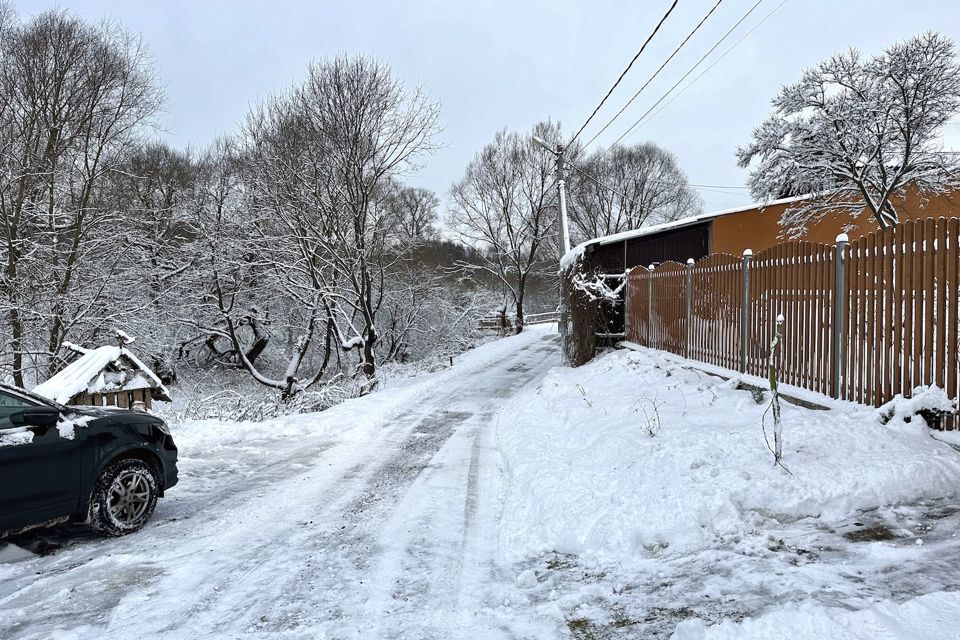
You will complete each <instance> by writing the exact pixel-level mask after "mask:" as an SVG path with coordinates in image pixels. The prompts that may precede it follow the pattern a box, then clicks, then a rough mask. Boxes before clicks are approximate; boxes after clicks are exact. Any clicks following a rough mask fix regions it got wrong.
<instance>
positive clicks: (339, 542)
mask: <svg viewBox="0 0 960 640" xmlns="http://www.w3.org/2000/svg"><path fill="white" fill-rule="evenodd" d="M556 354H557V348H556V339H555V337H554V336H550V335H545V336H543V337H542V338H539V339H536V340H531V341H530V342H529V343H527V344H525V345H524V346H522V347H521V348H519V349H517V350H516V351H515V352H512V353H510V354H509V355H508V356H507V357H505V358H503V360H501V361H500V362H497V363H495V364H493V365H489V366H487V367H485V368H479V367H476V366H475V368H474V369H473V370H466V371H464V372H463V373H462V374H459V375H457V376H455V377H452V378H450V379H449V382H450V383H451V384H450V386H448V387H447V388H435V389H434V390H433V391H431V392H430V393H429V394H427V395H426V397H424V398H423V399H422V401H421V405H420V406H419V407H414V408H409V409H407V410H406V411H403V412H401V413H400V414H398V415H397V416H396V417H395V419H393V420H391V421H390V422H389V423H388V424H386V425H383V426H379V425H377V426H375V427H371V428H369V429H367V428H365V427H364V428H360V430H361V431H364V429H366V431H369V432H370V433H369V434H365V435H363V437H358V438H348V439H345V441H344V442H337V443H335V444H333V446H332V447H331V446H329V445H330V444H331V443H330V442H329V440H324V439H323V438H307V439H306V442H305V443H303V446H301V447H300V448H298V447H297V446H295V445H296V444H297V443H296V442H292V443H291V441H290V440H289V439H277V440H272V441H271V440H264V441H257V442H255V443H253V444H254V445H256V447H260V446H261V445H262V446H264V447H267V448H269V451H270V455H269V456H267V457H266V458H268V459H269V462H267V463H266V464H256V458H257V456H256V455H253V454H251V455H246V454H243V455H241V460H240V461H239V462H238V463H237V464H238V465H240V467H241V468H242V467H243V466H244V465H246V463H248V462H250V461H251V460H253V461H254V463H255V468H254V469H253V470H252V471H251V470H250V469H247V470H246V471H245V472H244V473H243V477H242V478H241V480H242V483H241V484H240V486H239V487H238V486H237V484H238V483H236V482H228V480H229V479H230V476H231V474H232V472H233V471H235V470H230V471H228V472H224V471H223V469H220V468H219V467H218V466H217V462H216V461H215V460H214V461H208V460H204V461H203V462H201V463H198V464H197V465H196V467H195V469H194V470H195V471H196V473H197V474H198V475H197V476H196V477H197V479H198V480H199V477H200V475H201V474H203V473H204V471H209V472H210V476H211V477H210V478H207V480H208V482H206V483H200V482H198V483H197V484H198V485H199V486H200V489H199V490H198V491H195V492H191V493H186V494H184V495H183V498H182V499H181V498H178V499H177V500H172V501H170V502H168V503H166V505H167V506H166V507H165V508H163V509H162V510H161V512H160V513H158V516H160V518H166V519H165V520H160V521H159V522H157V523H156V524H155V525H153V526H151V527H150V528H148V529H147V530H145V531H144V532H142V533H141V534H139V535H137V536H132V537H130V538H125V539H122V540H111V541H94V542H90V543H81V544H77V545H76V546H75V547H71V548H66V549H64V550H63V553H62V554H59V555H58V556H54V557H52V558H45V559H38V560H37V561H31V562H36V564H37V565H38V566H39V567H40V568H41V570H42V571H41V573H44V575H43V576H39V577H37V578H35V579H31V578H29V577H27V576H25V575H23V576H20V577H22V578H23V582H22V584H20V585H19V587H22V588H17V589H15V590H14V592H13V593H10V592H8V597H7V598H6V599H3V600H0V612H2V613H4V614H5V615H2V616H0V637H4V638H19V637H23V638H46V637H49V636H50V635H51V632H52V631H53V630H57V629H63V628H64V627H68V628H72V630H73V633H72V634H71V637H76V638H88V637H89V638H95V637H96V638H100V637H105V636H113V637H126V636H127V635H129V634H135V635H137V636H144V635H146V636H149V635H151V634H153V635H163V636H165V637H177V638H179V637H197V636H202V635H209V634H211V633H213V634H216V635H218V636H222V637H236V636H239V635H247V634H249V633H250V632H253V633H254V634H255V635H257V632H270V631H280V632H283V633H284V635H285V636H287V635H289V636H290V637H301V636H302V637H311V638H313V637H318V636H321V634H326V635H327V637H371V636H370V635H369V634H368V633H365V631H364V630H365V629H367V628H368V627H369V624H370V622H371V621H370V620H369V619H367V618H366V617H365V605H366V603H367V601H368V600H369V599H370V597H371V593H372V592H371V589H370V584H369V583H370V572H371V570H372V569H373V568H376V567H379V566H382V565H383V562H382V561H383V557H384V555H385V554H386V555H389V553H390V552H391V549H390V548H389V545H388V544H386V543H388V542H389V540H388V539H387V540H385V539H384V524H385V523H386V522H387V521H388V520H389V519H390V518H393V517H395V516H397V509H398V507H399V505H400V504H401V503H402V501H403V499H404V497H405V496H406V495H409V493H410V491H411V490H412V488H413V487H418V488H423V487H433V486H434V485H433V482H434V480H433V479H435V478H437V477H439V476H441V475H443V474H444V473H446V471H447V470H448V469H447V468H446V467H445V466H444V463H443V460H438V459H434V458H435V456H436V454H437V453H438V451H441V450H442V449H443V448H444V447H445V446H446V445H447V443H448V442H450V441H451V440H453V441H457V440H459V436H458V434H467V433H469V432H470V431H471V429H475V424H473V423H475V422H476V420H477V419H478V412H477V407H478V406H481V405H484V406H487V405H489V406H492V404H491V403H494V404H495V403H496V401H497V399H498V398H499V397H501V396H503V395H504V394H509V393H511V392H512V390H511V387H515V388H519V387H520V386H522V384H524V383H525V381H529V380H532V379H535V378H538V377H539V376H540V375H542V373H544V372H545V369H546V367H545V366H543V365H545V364H553V362H555V361H556ZM551 360H552V361H551ZM527 361H532V363H534V364H536V365H537V366H535V367H533V370H530V366H529V364H530V363H529V362H527ZM517 364H522V366H520V367H519V369H524V368H526V369H527V370H526V371H518V370H513V371H511V370H510V368H511V366H516V365H517ZM464 402H465V404H466V405H470V406H469V407H467V409H468V410H461V409H460V408H458V407H461V404H462V403H464ZM368 436H369V437H368ZM250 445H251V442H250V441H247V442H246V443H244V446H243V447H225V448H224V449H223V450H222V451H221V452H220V454H223V455H224V456H229V455H231V452H238V451H240V452H242V451H243V450H244V449H248V448H249V449H250V450H252V451H253V452H254V453H256V449H255V447H251V446H250ZM324 449H326V451H325V453H324V454H323V455H320V453H319V452H320V451H322V450H324ZM220 454H217V455H220ZM214 457H216V456H214ZM185 466H189V465H185ZM185 477H191V476H189V474H187V476H185ZM234 479H236V478H234ZM221 483H223V484H221ZM465 484H469V483H468V482H466V481H465ZM184 486H186V483H185V484H184ZM474 490H475V489H474ZM468 508H469V507H468V506H467V505H466V504H465V503H464V502H463V501H462V500H461V502H460V503H459V505H458V512H459V513H460V514H461V516H464V515H465V514H466V513H467V510H468ZM409 516H410V517H409V518H408V519H407V520H406V524H407V525H408V526H409V527H410V528H411V529H417V528H418V527H421V528H422V527H423V526H426V524H425V523H428V522H429V520H430V518H431V517H434V515H433V514H432V513H431V512H430V510H426V511H422V512H421V516H422V517H420V518H419V519H418V518H417V517H416V516H415V514H413V513H410V514H409ZM461 519H463V517H461ZM402 520H403V518H402V517H401V521H402ZM464 527H465V525H463V524H461V528H464ZM461 535H462V534H461ZM421 547H422V548H421V552H422V554H423V555H424V558H426V557H427V556H429V555H430V554H431V552H432V551H433V550H432V549H430V548H429V546H423V545H421ZM458 547H459V544H458V545H455V546H454V547H453V548H447V549H445V550H443V551H444V553H443V554H442V555H443V559H442V561H440V562H434V563H432V564H431V563H429V562H426V563H425V564H424V565H423V566H424V567H427V569H426V574H424V575H423V578H424V580H423V582H422V584H425V585H429V584H430V583H431V582H432V580H433V578H434V577H435V576H432V575H431V574H430V569H429V567H430V566H433V567H437V568H439V569H443V570H446V571H449V569H450V567H452V566H455V565H453V564H452V559H456V556H457V553H455V550H456V549H457V548H458ZM89 556H94V558H93V559H88V558H89ZM404 566H406V565H404ZM80 567H82V568H80ZM77 568H79V570H78V571H77V570H73V569H77ZM428 591H429V590H425V591H423V592H422V593H417V594H416V595H417V598H418V599H420V601H421V602H422V601H423V597H424V595H425V594H427V593H428ZM54 594H56V595H54ZM455 601H456V599H454V600H453V602H455ZM50 610H56V611H57V612H58V614H62V615H59V617H58V618H56V619H53V618H51V617H50V613H51V611H50ZM10 614H12V615H10ZM424 637H425V636H424Z"/></svg>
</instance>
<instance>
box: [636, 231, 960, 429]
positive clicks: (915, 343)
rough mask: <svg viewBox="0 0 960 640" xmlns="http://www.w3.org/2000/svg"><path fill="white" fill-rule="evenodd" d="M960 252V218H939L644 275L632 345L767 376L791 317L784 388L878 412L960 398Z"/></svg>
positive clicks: (671, 265) (640, 273)
mask: <svg viewBox="0 0 960 640" xmlns="http://www.w3.org/2000/svg"><path fill="white" fill-rule="evenodd" d="M958 246H960V218H937V219H933V218H927V219H925V220H912V221H908V222H905V223H902V224H899V225H896V226H895V227H892V228H888V229H885V230H883V231H877V232H874V233H870V234H867V235H866V236H864V237H862V238H858V239H857V240H854V241H853V242H846V239H845V237H842V236H841V237H840V238H838V242H837V244H836V245H826V244H817V243H811V242H803V241H790V242H784V243H782V244H778V245H775V246H773V247H770V248H768V249H765V250H763V251H761V252H759V253H758V254H757V255H755V256H754V255H750V253H749V251H748V252H745V255H744V256H732V255H727V254H714V255H710V256H708V257H706V258H704V259H702V260H700V261H699V262H696V263H694V262H693V261H689V262H688V264H686V265H683V264H679V263H676V262H667V263H663V264H661V265H659V266H657V267H656V268H655V269H647V268H644V267H636V268H634V269H633V270H631V272H630V274H629V276H628V284H627V288H626V301H625V304H626V339H627V340H628V341H631V342H635V343H637V344H641V345H645V346H649V347H653V348H656V349H663V350H666V351H670V352H672V353H676V354H678V355H682V356H685V357H689V358H692V359H695V360H700V361H703V362H708V363H711V364H714V365H718V366H721V367H725V368H728V369H733V370H739V371H742V372H745V373H749V374H753V375H758V376H765V375H766V366H767V355H768V352H769V345H770V342H771V340H772V339H773V330H774V326H775V320H776V317H777V316H778V315H779V314H782V315H783V316H784V325H783V345H784V346H783V351H782V357H781V363H780V379H781V381H782V382H785V383H787V384H791V385H795V386H798V387H803V388H806V389H810V390H812V391H816V392H819V393H823V394H829V395H833V396H834V397H837V398H840V399H844V400H851V401H854V402H859V403H863V404H869V405H874V406H880V405H881V404H883V403H885V402H887V401H889V400H890V399H892V398H893V397H894V396H895V395H896V394H898V393H901V394H904V395H905V396H909V395H910V394H911V392H912V390H913V389H914V388H915V387H917V386H920V385H929V384H933V385H936V386H938V387H941V388H942V389H944V390H945V391H946V392H947V394H948V395H949V396H950V397H951V398H956V397H957V396H958V395H960V390H958V388H957V384H958V377H960V376H958V373H960V371H958V370H960V351H958V337H960V336H958V332H960V284H958V282H960V281H958V277H960V250H958ZM835 301H839V304H837V303H836V302H835ZM952 422H953V420H951V423H952Z"/></svg>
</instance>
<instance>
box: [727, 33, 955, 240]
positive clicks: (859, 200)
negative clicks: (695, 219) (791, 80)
mask: <svg viewBox="0 0 960 640" xmlns="http://www.w3.org/2000/svg"><path fill="white" fill-rule="evenodd" d="M773 107H774V112H773V114H772V115H771V116H770V118H769V119H768V120H767V121H766V122H764V123H763V124H762V125H760V126H759V127H757V128H756V129H755V130H754V132H753V138H754V139H753V142H751V143H750V144H749V145H747V146H746V147H742V148H740V149H738V150H737V157H738V160H739V163H740V166H741V167H744V168H746V167H749V166H751V165H753V170H752V171H751V172H750V187H751V190H752V193H753V195H754V197H756V198H758V199H768V200H769V199H773V198H778V197H784V196H791V195H802V194H811V195H812V196H813V197H812V198H811V199H809V200H805V201H804V202H803V203H802V204H799V205H797V206H795V207H791V208H790V209H788V210H787V211H786V212H785V213H784V219H783V223H784V225H785V226H786V227H787V229H788V230H789V232H790V233H791V235H802V234H803V233H804V231H805V229H806V226H807V225H809V224H811V223H815V222H817V221H818V220H821V219H822V218H823V217H824V216H826V215H827V212H828V211H837V210H842V211H847V212H850V213H852V214H854V215H857V214H860V213H861V212H863V211H865V210H867V211H869V212H870V213H871V215H873V217H874V218H875V219H876V221H877V224H878V225H879V226H880V228H886V227H888V226H890V225H892V224H896V223H897V222H898V220H899V217H898V214H897V210H896V208H895V206H894V204H893V201H892V200H891V198H892V197H893V196H897V195H902V194H903V192H904V189H905V188H906V187H907V186H908V185H912V186H914V187H915V188H917V189H918V190H919V191H920V193H921V195H922V194H923V193H924V192H926V193H931V192H932V193H942V192H944V191H946V190H948V189H951V188H953V187H954V186H956V185H957V175H958V174H957V171H958V168H960V167H958V163H957V159H956V158H955V157H953V156H951V155H949V154H945V153H943V152H942V149H941V147H940V145H939V134H940V132H941V130H942V128H943V126H944V124H945V123H946V122H947V121H948V120H949V119H950V118H951V116H952V115H953V114H955V113H956V112H957V110H958V107H960V66H958V64H957V60H956V47H955V45H954V43H953V42H952V41H951V40H950V39H948V38H945V37H943V36H941V35H939V34H937V33H933V32H930V33H926V34H923V35H920V36H917V37H915V38H912V39H910V40H907V41H906V42H903V43H900V44H896V45H894V46H892V47H890V48H889V49H887V50H886V51H884V52H883V53H882V54H880V55H878V56H876V57H874V58H866V59H865V58H863V57H862V56H861V55H860V53H859V52H857V51H856V50H853V49H852V50H850V51H849V52H847V53H845V54H841V55H837V56H834V57H832V58H830V59H829V60H827V61H826V62H823V63H821V64H819V65H818V66H816V67H815V68H813V69H808V70H807V71H805V72H804V74H803V77H802V78H801V79H800V81H799V82H797V83H795V84H791V85H788V86H785V87H784V88H783V89H782V90H781V91H780V93H779V95H777V97H776V98H774V100H773Z"/></svg>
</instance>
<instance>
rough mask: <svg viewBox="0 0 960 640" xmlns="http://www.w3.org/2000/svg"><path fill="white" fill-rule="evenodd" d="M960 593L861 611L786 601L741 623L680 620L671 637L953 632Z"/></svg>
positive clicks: (806, 639)
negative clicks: (709, 624) (709, 623)
mask: <svg viewBox="0 0 960 640" xmlns="http://www.w3.org/2000/svg"><path fill="white" fill-rule="evenodd" d="M958 627H960V596H958V594H956V593H944V592H938V593H930V594H927V595H924V596H920V597H918V598H914V599H912V600H908V601H906V602H903V603H901V604H896V603H893V602H889V601H887V602H883V603H881V604H878V605H875V606H872V607H870V608H868V609H863V610H861V611H848V610H847V609H840V608H828V607H821V606H817V605H813V604H803V605H794V606H789V607H785V608H783V609H781V610H778V611H774V612H772V613H768V614H766V615H763V616H760V617H758V618H754V619H751V618H747V619H746V620H744V621H743V622H741V623H735V622H730V621H725V622H721V623H719V624H716V625H713V626H710V627H708V626H706V625H705V624H704V623H703V622H702V621H700V620H688V621H685V622H681V623H680V624H679V625H678V626H677V629H676V631H675V632H674V633H673V635H672V636H671V639H672V640H783V639H784V638H791V639H792V640H822V639H823V638H830V639H831V640H873V639H874V638H903V639H905V640H906V639H907V638H924V640H941V639H942V640H947V639H948V638H949V639H954V638H956V637H957V628H958Z"/></svg>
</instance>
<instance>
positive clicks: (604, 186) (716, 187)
mask: <svg viewBox="0 0 960 640" xmlns="http://www.w3.org/2000/svg"><path fill="white" fill-rule="evenodd" d="M567 165H568V166H570V167H573V169H574V171H576V172H578V173H580V174H582V175H583V176H584V177H586V178H588V179H589V180H590V181H592V182H594V183H596V185H597V186H599V187H600V188H602V189H606V190H607V191H609V192H610V193H612V194H614V195H618V196H620V197H621V198H623V199H625V200H629V199H630V196H627V195H626V194H624V193H623V192H622V191H618V190H616V189H614V188H613V187H611V186H610V185H607V184H605V183H604V182H602V181H601V180H600V179H599V178H597V177H596V176H594V175H592V174H590V173H588V172H587V171H585V170H584V169H581V168H580V167H578V166H577V165H576V164H574V163H572V162H569V161H568V162H567ZM649 182H653V183H655V184H676V185H677V186H683V185H684V184H685V185H686V186H688V187H693V188H694V189H697V190H698V191H713V192H716V193H725V194H727V195H731V196H743V197H747V198H750V197H751V196H749V195H747V194H745V193H731V192H730V191H720V189H749V187H741V186H733V185H716V184H696V183H693V182H687V183H681V182H672V181H669V180H650V181H649ZM751 199H752V198H751Z"/></svg>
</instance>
